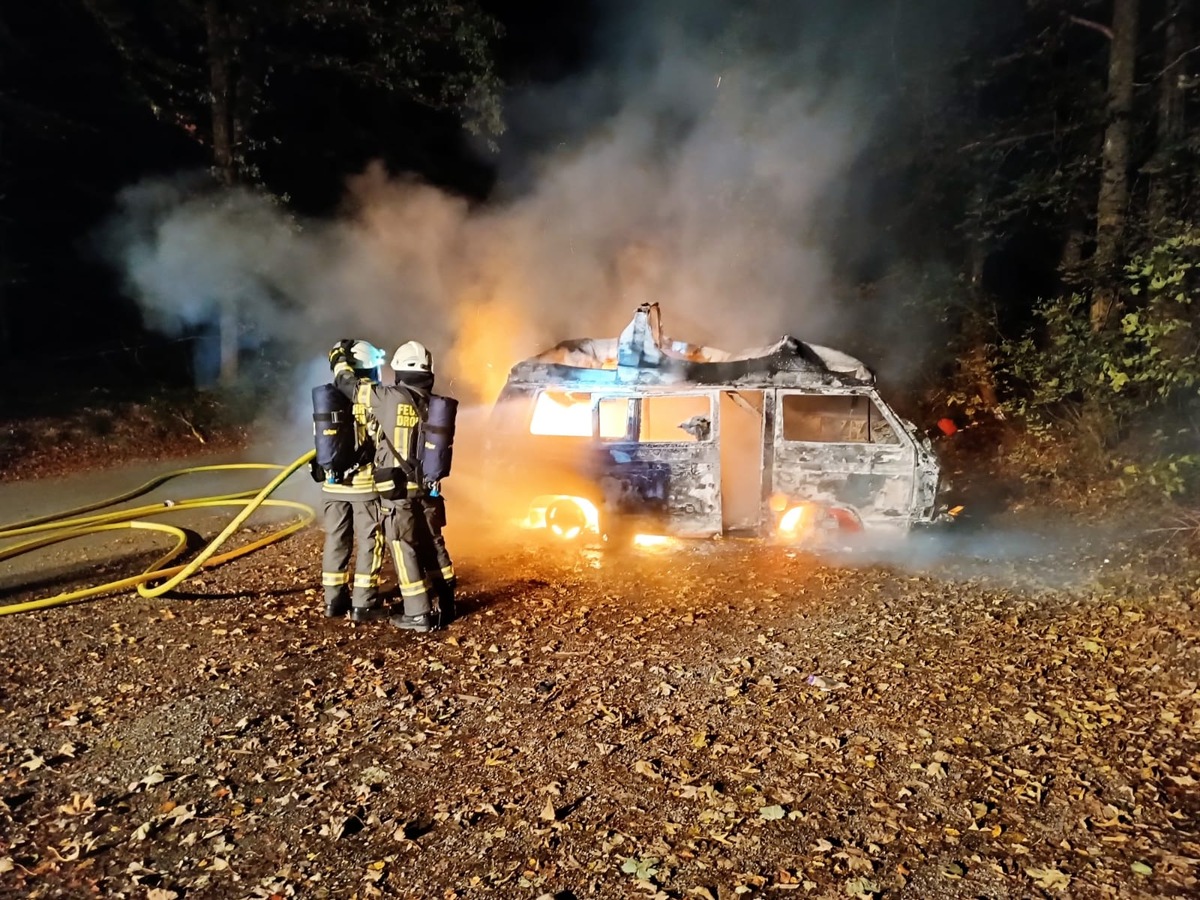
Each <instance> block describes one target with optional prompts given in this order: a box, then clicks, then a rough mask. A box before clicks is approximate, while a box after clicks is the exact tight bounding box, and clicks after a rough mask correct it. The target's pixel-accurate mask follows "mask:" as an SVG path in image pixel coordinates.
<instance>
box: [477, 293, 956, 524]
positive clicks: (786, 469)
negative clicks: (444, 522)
mask: <svg viewBox="0 0 1200 900" xmlns="http://www.w3.org/2000/svg"><path fill="white" fill-rule="evenodd" d="M874 382H875V380H874V376H873V375H872V374H871V372H870V371H869V370H868V369H867V368H866V366H864V365H863V364H862V363H861V362H859V361H858V360H856V359H854V358H852V357H849V356H846V355H845V354H842V353H838V352H837V351H834V350H830V349H828V348H825V347H818V346H815V345H812V344H807V343H804V342H802V341H799V340H796V339H795V338H792V337H785V338H783V339H782V340H780V341H779V342H778V343H776V344H774V345H772V346H769V347H763V348H759V349H755V350H750V351H747V352H743V353H726V352H724V351H721V350H716V349H713V348H710V347H701V346H697V345H693V344H687V343H684V342H680V341H673V340H671V339H669V338H667V337H664V336H663V333H662V328H661V320H660V315H659V310H658V306H657V304H646V305H643V306H642V307H640V308H639V309H638V310H637V313H636V315H635V316H634V319H633V321H632V322H631V323H630V324H629V326H628V327H627V328H626V329H625V331H624V332H623V333H622V334H621V336H620V338H617V339H609V340H578V341H567V342H564V343H562V344H559V345H558V346H557V347H555V348H553V349H552V350H549V351H547V352H545V353H542V354H540V355H538V356H535V357H533V358H531V359H528V360H525V361H524V362H521V363H518V364H517V365H516V366H514V367H513V369H512V371H511V372H510V374H509V377H508V382H507V383H506V385H505V387H504V389H503V391H502V392H501V394H500V396H499V398H498V400H497V401H496V405H495V408H494V410H493V413H492V417H491V425H490V428H489V434H490V437H489V450H490V452H489V457H490V459H491V460H492V461H493V464H494V468H493V470H492V476H491V479H492V480H493V485H494V486H500V485H502V486H503V487H504V491H503V494H504V497H505V502H508V503H509V504H510V506H509V508H508V509H507V510H506V511H505V512H506V513H507V514H508V515H510V516H511V517H512V518H514V519H516V520H518V521H519V522H520V523H521V524H522V525H523V526H524V527H526V528H530V529H536V530H539V531H544V533H546V534H547V535H550V536H554V537H556V538H559V539H565V540H576V539H581V538H584V539H586V538H587V537H589V536H604V537H608V538H610V539H611V538H614V537H617V538H620V537H622V536H628V537H632V538H636V539H637V540H639V541H642V542H646V543H653V542H656V541H664V540H669V539H670V538H672V537H713V536H717V535H722V534H745V535H756V536H760V537H775V538H778V539H781V540H785V541H801V540H808V539H813V538H817V537H819V536H821V535H829V534H831V533H844V532H856V531H872V530H879V529H889V530H893V531H904V530H907V529H909V528H911V527H912V526H914V525H917V524H921V523H929V522H933V521H936V520H938V519H939V518H940V517H941V513H942V511H941V509H940V508H939V504H938V493H939V491H938V488H939V474H940V468H939V465H938V462H937V459H936V458H935V457H934V455H933V452H932V450H931V448H930V445H929V442H928V440H927V439H926V438H924V437H923V436H921V435H920V434H919V433H918V432H917V430H916V429H915V428H914V427H913V425H912V424H910V423H909V422H907V421H905V420H904V419H902V418H901V417H900V416H898V415H897V414H896V413H895V412H894V411H893V410H892V409H891V408H890V407H889V406H888V405H887V403H885V402H884V401H883V399H882V398H881V397H880V396H879V394H878V393H877V391H876V389H875V384H874Z"/></svg>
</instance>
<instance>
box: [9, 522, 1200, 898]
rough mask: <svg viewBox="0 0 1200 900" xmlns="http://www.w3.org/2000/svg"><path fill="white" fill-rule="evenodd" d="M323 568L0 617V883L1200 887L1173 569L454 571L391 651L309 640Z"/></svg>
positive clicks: (848, 890)
mask: <svg viewBox="0 0 1200 900" xmlns="http://www.w3.org/2000/svg"><path fill="white" fill-rule="evenodd" d="M319 544H320V534H319V532H316V531H310V532H307V533H305V534H303V535H301V536H300V537H298V538H296V539H293V540H290V541H287V542H284V543H283V544H281V545H277V546H274V547H271V548H268V549H267V550H265V551H262V552H259V553H256V554H254V555H252V556H250V557H247V558H245V559H243V560H240V561H238V562H236V563H233V564H230V565H229V566H227V567H224V568H221V569H218V570H214V571H211V572H209V573H207V574H205V575H203V576H202V577H201V578H199V579H197V580H194V581H192V582H189V583H188V585H187V588H188V590H189V596H188V597H187V598H186V599H180V600H175V601H164V600H159V601H146V600H140V599H137V598H136V597H121V598H112V599H108V600H101V601H98V602H93V603H89V604H83V605H79V606H76V607H71V608H64V609H57V610H51V611H48V612H43V613H34V614H24V615H12V616H4V617H0V642H2V646H3V647H4V657H5V664H4V666H3V671H0V894H3V895H5V896H23V897H46V896H63V897H85V896H91V895H97V896H106V897H122V896H123V897H134V898H155V900H168V898H173V897H180V898H201V897H205V898H207V897H212V898H224V897H325V896H329V897H355V896H357V897H379V896H383V897H414V898H418V897H419V898H470V897H485V896H487V897H514V898H520V897H528V898H531V900H534V898H544V897H552V898H568V897H576V898H584V897H612V898H616V897H637V896H646V897H664V898H719V900H726V898H730V897H738V896H748V897H776V896H809V895H811V896H818V897H919V898H927V897H934V898H940V897H964V898H967V897H971V898H973V897H991V898H1002V897H1037V896H1043V895H1045V896H1063V897H1105V896H1113V897H1170V896H1178V897H1185V896H1196V895H1197V893H1198V892H1200V882H1198V880H1197V879H1198V878H1200V868H1198V867H1200V789H1198V787H1197V783H1198V779H1200V617H1198V616H1197V608H1198V607H1200V578H1198V577H1197V575H1196V574H1195V571H1196V570H1195V569H1193V568H1192V567H1191V566H1190V565H1188V564H1185V562H1181V561H1180V560H1179V559H1178V558H1176V554H1173V553H1172V552H1171V551H1170V549H1167V550H1164V551H1160V552H1157V553H1153V552H1142V551H1138V552H1134V551H1132V550H1129V549H1128V548H1127V549H1124V550H1122V549H1121V548H1117V547H1112V548H1109V547H1107V546H1101V547H1100V548H1099V549H1095V548H1093V550H1094V552H1092V551H1089V552H1088V554H1075V555H1073V556H1069V557H1063V556H1060V557H1056V558H1051V559H1050V560H1044V561H1042V562H1040V563H1037V564H1033V563H1030V562H1028V561H1027V560H1024V559H1022V558H1021V557H1020V556H1019V555H1018V556H1017V557H1016V558H1013V559H1011V560H1010V561H1009V562H1007V563H1005V564H1003V565H1001V566H995V567H992V568H991V569H990V570H987V571H980V570H978V569H977V568H970V567H965V568H964V567H962V566H959V565H957V564H956V563H955V562H954V561H953V560H948V561H944V562H942V563H939V564H933V563H931V562H930V563H929V566H927V568H926V569H925V570H924V571H923V572H922V573H916V572H914V571H913V570H912V569H907V570H906V569H904V568H896V567H893V566H887V565H881V564H874V565H871V564H863V563H860V564H856V565H851V564H849V563H844V562H843V563H840V564H835V563H833V562H822V561H819V560H817V559H815V558H813V557H810V556H807V555H805V554H797V553H791V552H787V551H784V550H783V549H782V548H773V547H763V546H756V545H742V544H736V543H725V544H718V545H706V546H703V547H697V548H693V549H690V550H685V551H682V552H678V553H647V554H642V555H628V556H627V555H616V554H605V553H588V552H584V553H576V554H553V553H546V552H543V551H540V550H537V549H535V548H527V549H513V550H509V551H502V552H501V551H497V552H493V553H490V554H485V553H482V552H476V553H469V554H463V553H460V554H459V555H460V569H461V572H462V578H463V588H462V595H463V599H462V605H463V608H464V613H465V615H464V616H463V618H462V619H461V620H460V621H458V622H456V623H455V624H454V625H453V626H452V627H451V628H450V629H449V630H448V631H447V632H444V633H439V634H434V635H414V634H409V633H402V632H399V631H396V630H395V629H393V628H391V627H390V626H388V625H387V624H378V623H377V624H372V625H367V626H354V625H352V624H350V623H349V622H348V621H345V620H342V621H331V620H327V619H325V618H324V617H323V616H322V615H321V610H320V608H319V607H320V599H319V597H318V595H317V593H316V591H314V585H316V584H317V582H318V577H319V576H318V571H319V566H318V557H319ZM1089 554H1090V555H1089ZM1119 554H1124V555H1119ZM1105 563H1107V564H1105ZM1072 564H1073V565H1072ZM1068 570H1070V572H1071V578H1070V580H1071V581H1073V584H1070V585H1067V586H1064V584H1063V581H1064V579H1063V578H1061V577H1060V576H1061V575H1062V574H1063V572H1064V571H1068ZM1094 573H1099V574H1096V576H1095V577H1092V575H1093V574H1094ZM1104 573H1109V574H1104ZM1048 585H1050V586H1048ZM5 599H6V600H16V599H20V595H19V593H18V594H17V595H14V596H10V597H7V598H5Z"/></svg>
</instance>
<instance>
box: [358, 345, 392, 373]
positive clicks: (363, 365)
mask: <svg viewBox="0 0 1200 900" xmlns="http://www.w3.org/2000/svg"><path fill="white" fill-rule="evenodd" d="M350 356H351V357H352V359H353V363H354V368H355V369H357V370H358V371H360V372H374V371H375V370H376V369H378V368H379V367H380V366H382V365H383V361H384V360H385V359H387V353H386V352H385V351H383V350H380V349H379V348H378V347H376V346H375V345H374V344H372V343H371V342H370V341H355V342H354V344H353V346H352V347H351V348H350Z"/></svg>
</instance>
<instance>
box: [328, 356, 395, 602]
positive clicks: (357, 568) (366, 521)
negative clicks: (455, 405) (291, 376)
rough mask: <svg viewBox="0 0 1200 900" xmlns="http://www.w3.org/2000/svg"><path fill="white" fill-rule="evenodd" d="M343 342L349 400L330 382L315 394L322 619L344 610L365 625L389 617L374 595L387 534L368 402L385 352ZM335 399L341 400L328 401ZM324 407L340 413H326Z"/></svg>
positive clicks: (330, 411) (375, 594) (376, 594)
mask: <svg viewBox="0 0 1200 900" xmlns="http://www.w3.org/2000/svg"><path fill="white" fill-rule="evenodd" d="M347 343H348V345H349V351H348V353H347V355H346V359H347V363H348V365H349V366H350V370H349V371H350V378H349V379H348V383H349V384H350V386H351V388H352V390H351V393H350V395H348V397H347V398H346V399H348V400H349V403H348V404H347V403H346V399H343V398H342V397H341V395H340V394H339V393H338V392H336V391H334V390H333V388H332V386H330V385H326V386H324V388H318V389H316V390H314V392H313V395H314V408H315V409H316V410H318V412H317V413H316V414H315V415H314V434H315V435H316V444H317V460H314V463H313V476H314V478H318V477H319V480H320V481H321V482H322V484H321V492H322V494H323V495H324V501H325V502H324V509H323V518H322V521H323V525H324V529H325V549H324V552H323V554H322V559H321V584H322V586H323V588H324V592H325V615H327V616H330V617H335V616H343V615H345V614H346V613H347V612H349V613H350V618H351V620H352V621H354V622H366V621H370V620H371V619H377V618H381V617H382V616H384V615H386V610H385V609H383V607H382V606H381V604H380V598H379V572H380V570H381V569H382V568H383V552H384V550H383V547H384V535H383V523H382V519H381V513H380V506H379V496H378V495H377V494H376V492H375V475H374V457H375V445H374V442H373V440H372V437H371V433H370V431H371V429H370V417H369V407H368V405H367V400H368V398H369V393H368V392H369V391H370V389H371V387H372V386H373V385H377V384H378V383H379V372H380V366H381V365H382V364H383V361H384V359H385V358H386V354H385V353H384V352H383V351H382V350H380V349H378V348H377V347H374V346H372V345H371V344H369V343H368V342H366V341H354V342H347ZM339 346H340V345H339ZM322 391H326V392H328V393H331V394H333V397H331V398H329V400H327V401H326V403H325V404H322V403H321V402H320V400H319V399H318V398H319V396H321V392H322ZM326 396H327V395H326ZM333 400H337V401H340V403H333V402H330V401H333ZM323 406H330V407H333V406H339V407H340V408H339V409H330V410H329V411H328V412H325V411H324V410H323ZM323 451H324V452H323ZM322 464H323V465H322ZM354 549H357V553H356V554H355V560H354V575H353V580H351V576H350V572H349V564H350V556H351V553H352V550H354Z"/></svg>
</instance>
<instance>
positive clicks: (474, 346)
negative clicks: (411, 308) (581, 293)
mask: <svg viewBox="0 0 1200 900" xmlns="http://www.w3.org/2000/svg"><path fill="white" fill-rule="evenodd" d="M526 331H527V326H526V321H525V317H524V316H522V315H521V313H520V312H519V311H518V310H517V309H516V308H515V307H514V306H512V305H511V304H507V303H504V302H503V301H501V300H496V299H490V300H480V301H475V302H464V303H463V304H462V305H461V306H460V308H459V312H458V328H457V334H456V336H455V340H454V347H453V349H452V350H451V357H452V359H453V361H454V375H455V378H456V379H458V380H461V381H463V382H465V383H466V384H467V386H468V387H469V388H470V390H471V391H472V392H473V393H474V394H475V395H476V396H477V397H478V398H479V400H481V401H482V402H484V403H486V404H488V405H490V404H491V403H493V402H494V401H495V399H496V397H497V396H499V394H500V391H501V389H502V388H503V387H504V383H505V382H506V381H507V380H508V371H509V369H511V368H512V366H513V364H514V363H516V362H517V361H518V360H519V359H520V358H521V352H522V351H521V349H520V348H521V347H522V345H523V344H524V343H525V334H526Z"/></svg>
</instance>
